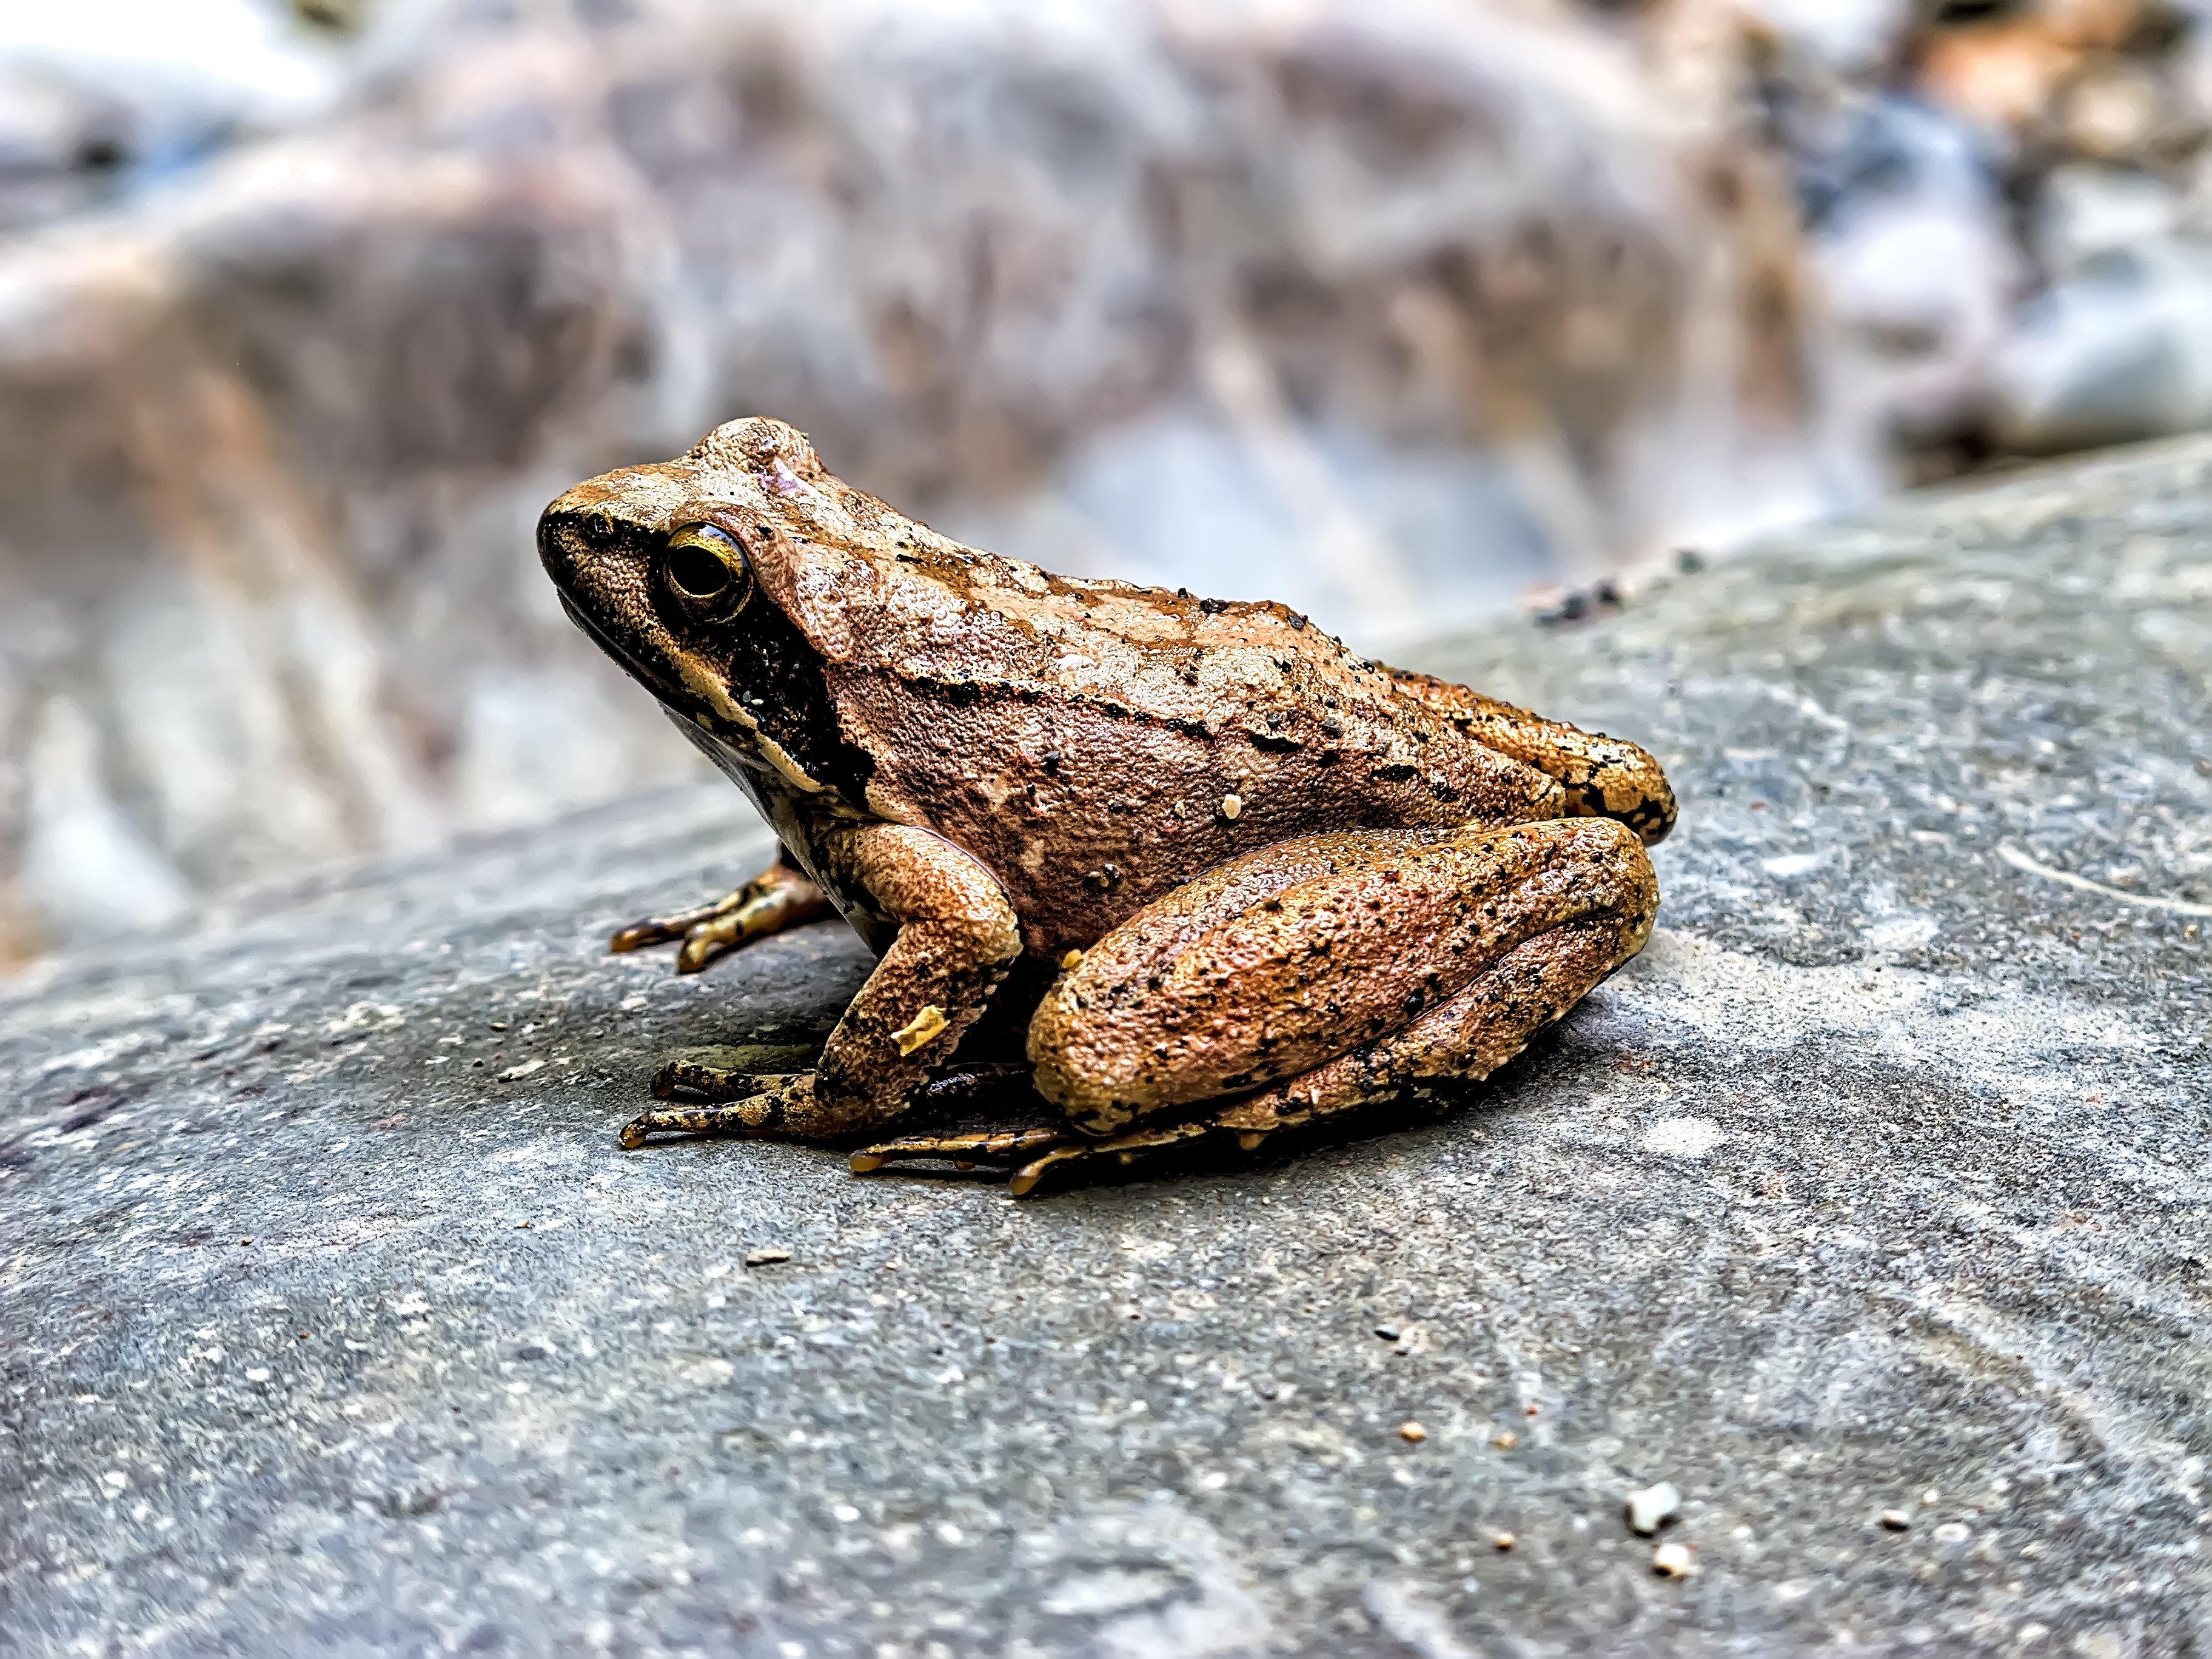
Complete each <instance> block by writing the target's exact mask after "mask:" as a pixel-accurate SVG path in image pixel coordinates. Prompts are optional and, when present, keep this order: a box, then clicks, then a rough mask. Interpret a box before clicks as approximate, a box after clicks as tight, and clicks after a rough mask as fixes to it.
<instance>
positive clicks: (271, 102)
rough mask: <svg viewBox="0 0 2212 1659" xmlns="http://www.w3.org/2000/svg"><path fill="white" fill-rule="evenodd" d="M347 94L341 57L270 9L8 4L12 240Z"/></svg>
mask: <svg viewBox="0 0 2212 1659" xmlns="http://www.w3.org/2000/svg"><path fill="white" fill-rule="evenodd" d="M340 84H341V66H340V64H339V61H338V59H337V56H336V55H335V53H334V52H333V51H332V50H331V48H330V47H329V46H327V45H326V44H325V43H324V42H321V41H319V40H315V39H314V38H313V36H312V35H311V34H310V33H308V32H307V31H306V30H304V29H302V28H301V27H296V26H295V25H291V24H289V22H288V15H287V14H286V13H285V12H284V11H283V9H281V8H279V7H277V6H276V5H273V4H267V3H257V0H65V3H57V0H0V230H4V229H8V228H16V227H21V226H24V225H28V224H33V223H37V222H41V221H45V220H49V219H53V218H58V217H60V216H64V215H67V214H70V213H73V212H79V211H82V210H85V209H87V208H92V207H99V206H103V205H106V204H110V203H112V202H113V201H115V200H116V199H118V197H119V196H121V195H122V194H123V193H124V192H125V191H129V190H143V189H144V188H146V187H148V186H149V185H155V184H158V183H159V182H160V181H161V180H162V179H166V178H167V177H170V176H172V175H173V174H174V173H177V172H178V171H179V170H180V169H182V168H185V167H189V166H191V164H192V163H193V162H194V161H197V160H199V159H201V158H202V157H204V156H205V155H207V154H209V153H210V151H213V150H216V149H222V148H224V147H226V146H228V145H229V144H232V143H236V142H238V141H239V140H240V139H241V138H243V137H251V136H253V135H256V134H267V133H271V132H275V131H281V130H283V129H285V128H288V127H292V126H296V125H300V124H301V123H302V122H305V121H307V120H309V119H311V118H313V117H314V116H315V115H317V114H319V113H320V112H322V111H324V110H325V109H326V108H327V107H328V106H329V105H330V103H331V100H332V98H333V97H334V96H335V95H336V94H337V91H338V89H339V87H340Z"/></svg>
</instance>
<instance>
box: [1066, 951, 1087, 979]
mask: <svg viewBox="0 0 2212 1659" xmlns="http://www.w3.org/2000/svg"><path fill="white" fill-rule="evenodd" d="M1081 966H1083V952H1082V951H1069V952H1068V953H1067V954H1066V956H1064V957H1061V958H1060V972H1062V973H1063V974H1072V973H1073V972H1074V971H1075V970H1076V969H1079V968H1080V967H1081Z"/></svg>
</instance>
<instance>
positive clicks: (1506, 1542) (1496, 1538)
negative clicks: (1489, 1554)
mask: <svg viewBox="0 0 2212 1659" xmlns="http://www.w3.org/2000/svg"><path fill="white" fill-rule="evenodd" d="M1518 1542H1520V1540H1519V1539H1517V1538H1516V1537H1514V1535H1513V1534H1511V1533H1510V1532H1501V1533H1495V1534H1492V1536H1491V1540H1490V1547H1491V1548H1492V1549H1494V1550H1496V1551H1497V1552H1498V1553H1499V1554H1500V1555H1503V1554H1504V1553H1505V1552H1506V1551H1508V1550H1510V1549H1511V1548H1512V1547H1514V1545H1516V1544H1517V1543H1518Z"/></svg>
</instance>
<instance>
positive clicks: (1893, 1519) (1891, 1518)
mask: <svg viewBox="0 0 2212 1659" xmlns="http://www.w3.org/2000/svg"><path fill="white" fill-rule="evenodd" d="M1877 1518H1878V1519H1879V1520H1880V1521H1881V1524H1882V1525H1883V1526H1884V1527H1886V1528H1888V1529H1889V1530H1890V1531H1892V1532H1905V1531H1907V1530H1909V1529H1910V1528H1911V1525H1912V1517H1911V1516H1909V1515H1907V1514H1906V1513H1905V1511H1904V1510H1883V1511H1882V1512H1881V1516H1879V1517H1877Z"/></svg>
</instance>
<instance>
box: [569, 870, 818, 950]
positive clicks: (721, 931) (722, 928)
mask: <svg viewBox="0 0 2212 1659" xmlns="http://www.w3.org/2000/svg"><path fill="white" fill-rule="evenodd" d="M829 913H830V907H829V896H828V895H827V894H825V893H823V890H821V889H820V888H819V887H817V886H816V885H815V884H814V883H813V881H812V880H811V878H809V877H808V875H807V874H806V872H805V871H803V870H801V869H800V868H799V866H797V865H795V864H793V863H792V862H791V860H789V859H788V858H787V857H781V856H779V857H778V859H777V860H776V861H775V863H774V864H772V865H770V866H769V867H768V868H767V869H765V870H763V871H762V872H760V874H758V875H757V876H755V877H754V878H752V879H751V880H750V881H749V882H747V883H746V884H744V886H742V887H739V888H737V889H735V890H732V891H731V892H727V893H725V894H723V895H722V896H721V897H720V898H718V899H716V900H715V901H714V902H713V903H712V904H702V905H700V906H698V907H697V908H695V909H690V910H679V911H678V912H677V913H675V914H674V915H665V916H647V918H646V919H645V920H644V921H635V922H632V923H631V924H630V925H629V927H624V928H623V929H621V930H620V931H619V932H617V933H616V934H615V936H614V937H613V938H612V939H609V940H608V941H607V945H608V948H609V949H610V950H612V951H616V952H617V953H620V952H624V951H638V950H642V949H644V948H645V947H646V946H647V945H665V944H667V943H668V942H669V941H671V939H681V940H683V941H684V943H683V944H682V945H681V946H680V947H678V950H677V952H676V971H677V972H678V973H679V974H696V973H697V972H698V971H699V970H700V969H702V968H704V967H705V966H706V965H707V964H708V963H710V962H713V961H714V960H715V958H717V957H726V956H727V955H729V953H730V952H731V951H734V950H736V949H738V946H740V945H747V944H750V942H751V941H753V940H754V939H764V938H766V937H767V936H768V935H769V934H770V933H781V932H783V931H784V930H785V929H786V928H787V927H799V925H800V924H801V923H803V922H809V921H815V920H817V918H819V917H822V916H826V915H829Z"/></svg>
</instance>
